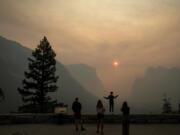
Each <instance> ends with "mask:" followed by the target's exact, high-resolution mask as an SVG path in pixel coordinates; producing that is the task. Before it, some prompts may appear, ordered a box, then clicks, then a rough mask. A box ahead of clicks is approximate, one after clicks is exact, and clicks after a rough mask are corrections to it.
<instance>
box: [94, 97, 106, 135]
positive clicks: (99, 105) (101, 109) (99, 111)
mask: <svg viewBox="0 0 180 135" xmlns="http://www.w3.org/2000/svg"><path fill="white" fill-rule="evenodd" d="M96 110H97V131H96V132H97V133H99V128H100V127H101V134H102V135H103V134H104V132H103V129H104V123H103V119H104V112H105V108H104V106H103V104H102V102H101V100H98V102H97V105H96Z"/></svg>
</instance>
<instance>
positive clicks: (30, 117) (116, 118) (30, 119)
mask: <svg viewBox="0 0 180 135" xmlns="http://www.w3.org/2000/svg"><path fill="white" fill-rule="evenodd" d="M82 119H83V121H84V123H96V115H83V117H82ZM104 121H105V123H121V122H122V116H121V115H105V118H104ZM130 122H131V123H139V124H144V123H179V124H180V115H161V114H160V115H143V114H139V115H138V114H136V115H130ZM31 123H57V124H66V123H73V116H72V115H55V114H6V115H4V114H3V115H0V124H31Z"/></svg>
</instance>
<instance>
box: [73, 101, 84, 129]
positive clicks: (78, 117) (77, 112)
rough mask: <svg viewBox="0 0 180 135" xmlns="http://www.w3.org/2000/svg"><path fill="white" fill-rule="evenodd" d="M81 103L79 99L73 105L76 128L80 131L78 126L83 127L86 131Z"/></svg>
mask: <svg viewBox="0 0 180 135" xmlns="http://www.w3.org/2000/svg"><path fill="white" fill-rule="evenodd" d="M81 109H82V106H81V103H79V101H78V98H76V99H75V101H74V102H73V104H72V110H73V112H74V120H75V127H76V131H78V130H79V127H78V125H79V124H80V125H81V130H82V131H84V130H85V129H84V127H83V123H82V119H81Z"/></svg>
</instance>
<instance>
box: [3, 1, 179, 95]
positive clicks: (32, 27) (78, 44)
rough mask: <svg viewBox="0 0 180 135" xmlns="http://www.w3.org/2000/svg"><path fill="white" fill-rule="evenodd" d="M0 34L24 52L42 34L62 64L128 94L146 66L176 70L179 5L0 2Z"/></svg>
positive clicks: (100, 2)
mask: <svg viewBox="0 0 180 135" xmlns="http://www.w3.org/2000/svg"><path fill="white" fill-rule="evenodd" d="M0 35H1V36H5V37H7V38H9V39H12V40H16V41H18V42H20V43H21V44H23V45H25V46H27V47H29V48H35V47H36V45H37V44H38V43H39V40H40V39H42V37H43V36H44V35H46V36H47V38H48V39H49V41H50V43H51V44H52V46H53V48H54V50H55V51H56V53H57V59H58V60H60V61H61V62H62V63H64V64H73V63H85V64H88V65H90V66H93V67H95V68H96V69H97V73H98V74H99V76H100V77H101V79H102V80H103V82H104V85H105V87H106V88H107V89H117V90H118V89H120V90H122V91H127V90H128V89H131V85H132V83H133V80H134V79H135V78H136V77H137V76H140V75H142V74H143V73H144V71H145V69H146V67H149V66H166V67H178V66H180V61H179V58H180V53H179V52H180V1H179V0H136V1H134V0H126V1H120V0H52V1H49V0H38V1H37V0H1V1H0ZM114 60H116V61H118V62H119V63H120V64H119V67H116V68H114V67H113V66H112V64H111V63H112V61H114ZM122 93H123V92H122Z"/></svg>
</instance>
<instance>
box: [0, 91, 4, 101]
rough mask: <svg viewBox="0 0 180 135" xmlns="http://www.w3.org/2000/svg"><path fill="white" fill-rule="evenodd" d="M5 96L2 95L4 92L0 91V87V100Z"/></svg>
mask: <svg viewBox="0 0 180 135" xmlns="http://www.w3.org/2000/svg"><path fill="white" fill-rule="evenodd" d="M4 98H5V96H4V92H3V91H2V89H1V88H0V102H2V101H3V100H4Z"/></svg>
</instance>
